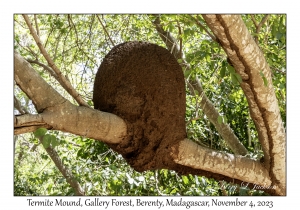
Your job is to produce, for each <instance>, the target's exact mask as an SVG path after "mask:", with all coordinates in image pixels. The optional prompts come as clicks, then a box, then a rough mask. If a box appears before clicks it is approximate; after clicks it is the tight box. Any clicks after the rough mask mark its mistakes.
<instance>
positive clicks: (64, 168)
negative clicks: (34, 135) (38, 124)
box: [39, 137, 84, 196]
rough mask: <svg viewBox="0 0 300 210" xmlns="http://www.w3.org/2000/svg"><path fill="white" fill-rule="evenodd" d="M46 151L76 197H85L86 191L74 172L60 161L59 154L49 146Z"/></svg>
mask: <svg viewBox="0 0 300 210" xmlns="http://www.w3.org/2000/svg"><path fill="white" fill-rule="evenodd" d="M39 140H40V142H42V137H40V138H39ZM45 150H46V152H47V153H48V155H49V156H50V158H51V159H52V161H53V162H54V164H55V166H56V167H57V168H58V170H59V171H60V172H61V173H62V175H63V176H64V177H65V179H66V181H67V182H68V183H69V184H70V185H71V187H72V188H73V189H74V190H75V195H77V196H82V195H84V191H83V190H82V188H81V186H80V184H79V182H78V181H77V180H76V178H75V177H74V176H73V174H72V172H71V171H70V170H69V169H68V167H67V166H65V165H64V164H63V162H62V160H61V159H60V157H59V155H58V154H57V152H56V150H55V149H53V148H52V147H51V146H49V147H48V148H45Z"/></svg>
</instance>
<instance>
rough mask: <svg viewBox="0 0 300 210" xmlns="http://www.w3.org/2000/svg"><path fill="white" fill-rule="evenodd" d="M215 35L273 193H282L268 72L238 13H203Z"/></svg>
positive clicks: (277, 119) (281, 144) (281, 147)
mask: <svg viewBox="0 0 300 210" xmlns="http://www.w3.org/2000/svg"><path fill="white" fill-rule="evenodd" d="M203 17H204V19H205V21H206V22H207V24H208V26H209V27H210V29H211V30H212V32H213V33H214V35H215V36H216V37H217V38H218V40H219V43H220V44H221V46H222V47H223V49H224V50H225V52H226V54H227V55H228V58H229V59H230V61H231V63H232V64H233V66H234V68H235V70H236V72H237V73H238V74H239V75H240V76H241V78H242V82H241V83H240V85H241V88H242V89H243V91H244V93H245V96H246V98H247V101H248V104H249V110H250V115H251V118H252V119H253V121H254V123H255V126H256V129H257V132H258V137H259V141H260V143H261V145H262V148H263V151H264V160H265V163H264V164H265V167H266V169H267V170H268V171H269V173H270V177H271V180H272V185H274V186H275V185H276V186H278V188H277V189H276V192H277V193H278V194H280V195H285V194H286V176H285V173H286V159H285V157H286V153H285V147H286V138H285V129H284V127H283V123H282V119H281V115H280V112H279V107H278V102H277V99H276V95H275V91H274V88H273V86H272V78H271V71H270V68H269V65H268V63H267V62H266V60H265V58H264V55H263V53H262V51H261V50H260V48H259V46H258V45H257V44H256V43H255V41H254V39H253V38H252V36H251V34H250V33H249V31H248V29H247V27H246V26H245V24H244V22H243V20H242V18H241V16H240V15H203Z"/></svg>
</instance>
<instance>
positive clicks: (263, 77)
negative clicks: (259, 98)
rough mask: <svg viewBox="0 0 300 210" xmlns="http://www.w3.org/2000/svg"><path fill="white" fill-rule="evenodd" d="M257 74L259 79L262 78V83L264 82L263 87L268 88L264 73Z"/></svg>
mask: <svg viewBox="0 0 300 210" xmlns="http://www.w3.org/2000/svg"><path fill="white" fill-rule="evenodd" d="M259 74H260V76H261V78H262V79H263V81H264V85H265V87H268V80H267V78H266V77H265V75H264V73H263V72H262V71H260V72H259Z"/></svg>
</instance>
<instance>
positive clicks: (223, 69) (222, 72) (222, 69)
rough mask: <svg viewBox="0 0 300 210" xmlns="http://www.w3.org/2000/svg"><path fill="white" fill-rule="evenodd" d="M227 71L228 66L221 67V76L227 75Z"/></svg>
mask: <svg viewBox="0 0 300 210" xmlns="http://www.w3.org/2000/svg"><path fill="white" fill-rule="evenodd" d="M225 71H226V68H225V66H223V67H222V68H221V71H220V76H221V77H222V78H223V77H224V76H225Z"/></svg>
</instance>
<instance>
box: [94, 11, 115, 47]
mask: <svg viewBox="0 0 300 210" xmlns="http://www.w3.org/2000/svg"><path fill="white" fill-rule="evenodd" d="M96 16H97V18H98V21H99V22H100V24H101V26H102V28H103V30H104V32H105V33H106V35H107V36H108V38H109V41H110V42H111V44H112V45H113V46H116V45H115V43H114V41H113V40H112V39H111V37H110V35H109V33H108V32H107V30H106V28H105V26H104V25H103V23H102V21H101V20H100V18H99V15H96Z"/></svg>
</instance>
